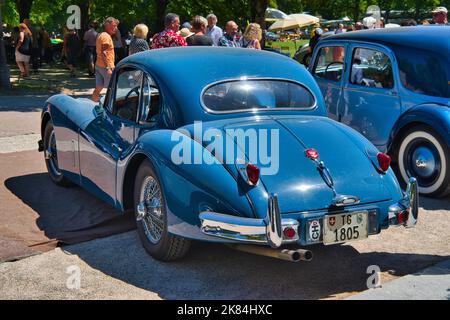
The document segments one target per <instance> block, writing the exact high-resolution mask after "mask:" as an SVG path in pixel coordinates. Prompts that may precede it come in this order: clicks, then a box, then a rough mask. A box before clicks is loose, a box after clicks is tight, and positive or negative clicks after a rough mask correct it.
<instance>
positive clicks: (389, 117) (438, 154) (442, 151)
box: [309, 26, 450, 196]
mask: <svg viewBox="0 0 450 320" xmlns="http://www.w3.org/2000/svg"><path fill="white" fill-rule="evenodd" d="M449 39H450V28H449V27H444V26H427V27H425V26H423V27H402V28H393V29H378V30H365V31H357V32H349V33H343V34H340V35H335V36H331V37H328V38H325V39H322V40H321V41H320V42H319V44H318V46H317V47H316V49H315V50H314V56H313V60H312V63H311V65H310V66H309V70H310V72H311V73H312V75H313V76H314V78H315V79H316V81H317V83H318V84H319V87H320V89H321V91H322V94H323V96H324V98H325V103H326V107H327V111H328V115H329V117H330V118H332V119H334V120H337V121H339V122H341V123H344V124H346V125H349V126H351V127H352V128H354V129H356V130H357V131H359V132H361V133H362V134H363V135H364V136H366V138H368V139H369V140H370V141H371V142H372V143H373V144H374V145H375V146H377V148H378V149H379V150H380V151H382V152H388V153H389V154H390V155H391V157H392V159H393V167H394V169H395V170H396V173H397V176H398V178H399V179H400V180H401V181H403V182H407V181H408V179H409V177H411V176H413V177H417V180H418V183H419V190H420V192H421V193H422V194H424V195H429V196H445V195H447V194H449V192H450V40H449Z"/></svg>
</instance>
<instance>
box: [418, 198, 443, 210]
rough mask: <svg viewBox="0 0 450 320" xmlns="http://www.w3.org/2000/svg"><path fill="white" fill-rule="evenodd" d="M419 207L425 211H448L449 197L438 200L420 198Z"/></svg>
mask: <svg viewBox="0 0 450 320" xmlns="http://www.w3.org/2000/svg"><path fill="white" fill-rule="evenodd" d="M419 206H420V207H421V208H424V209H425V210H450V196H446V197H444V198H439V199H436V198H427V197H424V196H420V198H419ZM449 214H450V212H449Z"/></svg>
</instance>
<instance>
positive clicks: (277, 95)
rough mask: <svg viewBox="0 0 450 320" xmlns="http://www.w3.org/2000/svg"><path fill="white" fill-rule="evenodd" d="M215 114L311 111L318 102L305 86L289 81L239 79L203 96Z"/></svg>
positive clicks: (221, 84)
mask: <svg viewBox="0 0 450 320" xmlns="http://www.w3.org/2000/svg"><path fill="white" fill-rule="evenodd" d="M202 100H203V104H204V106H205V107H206V108H207V109H208V110H209V111H212V112H242V111H252V110H257V109H305V110H308V109H311V108H314V107H315V104H316V101H315V98H314V96H313V95H312V94H311V92H310V91H309V90H308V89H306V88H305V87H304V86H302V85H300V84H298V83H294V82H290V81H285V80H235V81H227V82H221V83H218V84H214V85H212V86H210V87H209V88H208V89H207V90H205V92H204V93H203V96H202Z"/></svg>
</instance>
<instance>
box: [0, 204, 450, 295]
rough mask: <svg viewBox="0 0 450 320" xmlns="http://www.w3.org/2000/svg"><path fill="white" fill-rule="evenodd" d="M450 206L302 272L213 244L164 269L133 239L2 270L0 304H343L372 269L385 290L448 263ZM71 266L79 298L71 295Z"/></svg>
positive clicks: (427, 210)
mask: <svg viewBox="0 0 450 320" xmlns="http://www.w3.org/2000/svg"><path fill="white" fill-rule="evenodd" d="M449 200H450V199H445V200H430V199H423V201H422V208H421V210H420V222H419V224H418V225H417V227H416V228H414V229H404V228H391V229H389V230H386V231H384V232H383V233H382V234H381V235H378V236H374V237H371V238H370V239H368V240H364V241H360V242H354V243H352V244H346V245H342V246H331V247H324V246H315V247H311V248H310V249H311V250H312V251H313V252H314V254H315V256H314V260H313V261H312V262H300V263H296V264H295V263H289V262H285V261H281V260H277V259H272V258H267V257H262V256H256V255H251V254H247V253H242V252H238V251H234V250H232V249H229V248H227V247H225V246H223V245H218V244H207V243H195V244H194V246H193V248H192V249H191V252H190V254H189V255H188V256H187V257H186V258H185V259H184V260H182V261H179V262H174V263H161V262H158V261H156V260H154V259H152V258H151V257H149V256H148V255H147V254H146V253H145V251H144V250H143V249H142V246H141V244H140V242H139V239H138V237H137V235H136V233H135V232H128V233H124V234H121V235H117V236H112V237H108V238H104V239H98V240H94V241H90V242H85V243H81V244H77V245H72V246H65V247H63V248H58V249H55V250H53V251H51V252H48V253H44V254H41V255H37V256H33V257H30V258H27V259H23V260H20V261H16V262H7V263H3V264H0V275H2V277H1V278H2V279H3V280H1V279H0V299H75V298H76V299H104V298H111V299H116V298H118V299H231V300H239V299H342V298H346V297H349V296H351V295H353V294H356V293H358V292H362V291H364V290H366V289H367V285H366V282H367V279H368V277H369V274H367V268H368V267H369V266H371V265H377V266H379V267H380V269H381V272H382V274H381V279H382V284H385V283H387V282H389V281H391V280H393V279H397V278H398V277H401V276H405V275H408V274H412V273H415V272H418V271H420V270H422V269H424V268H426V267H429V266H432V265H434V264H436V263H438V262H440V261H444V260H446V259H448V258H450V246H449V243H450V211H449V209H450V208H449V203H450V201H449ZM73 265H74V266H78V267H79V268H80V269H81V289H80V290H69V289H67V287H66V282H67V279H68V277H69V275H68V274H67V273H66V271H67V268H68V267H70V266H73Z"/></svg>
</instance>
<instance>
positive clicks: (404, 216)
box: [397, 210, 409, 224]
mask: <svg viewBox="0 0 450 320" xmlns="http://www.w3.org/2000/svg"><path fill="white" fill-rule="evenodd" d="M408 216H409V212H408V210H404V211H402V212H400V213H399V214H398V215H397V223H398V224H405V223H406V221H408Z"/></svg>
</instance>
